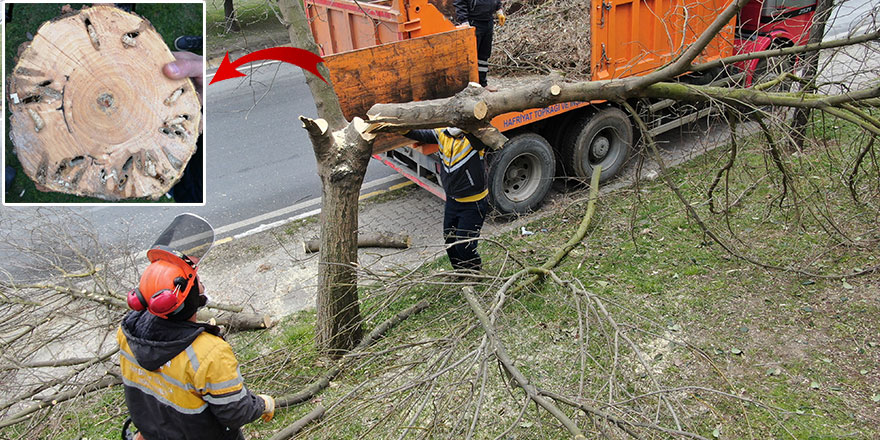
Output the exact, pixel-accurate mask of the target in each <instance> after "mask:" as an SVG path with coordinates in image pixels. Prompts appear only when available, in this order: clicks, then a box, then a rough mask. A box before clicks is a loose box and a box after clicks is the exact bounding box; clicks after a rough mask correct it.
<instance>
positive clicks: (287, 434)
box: [269, 405, 324, 440]
mask: <svg viewBox="0 0 880 440" xmlns="http://www.w3.org/2000/svg"><path fill="white" fill-rule="evenodd" d="M323 416H324V407H323V406H321V405H318V406H316V407H315V409H313V410H311V411H309V413H308V414H306V415H304V416H302V417H300V418H299V419H298V420H297V421H295V422H293V423H292V424H291V425H290V426H288V427H286V428H284V429H282V430H281V431H278V432H277V433H275V435H273V436H272V438H270V439H269V440H287V439H289V438H293V437H294V436H295V435H297V434H299V432H300V431H302V430H303V428H305V427H306V426H307V425H308V424H309V423H312V422H314V421H316V420H318V419H320V418H321V417H323Z"/></svg>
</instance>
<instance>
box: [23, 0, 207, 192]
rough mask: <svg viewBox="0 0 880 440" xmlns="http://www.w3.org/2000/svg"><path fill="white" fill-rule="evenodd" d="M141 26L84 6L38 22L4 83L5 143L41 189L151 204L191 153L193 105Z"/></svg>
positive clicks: (132, 18) (129, 17)
mask: <svg viewBox="0 0 880 440" xmlns="http://www.w3.org/2000/svg"><path fill="white" fill-rule="evenodd" d="M171 61H174V57H173V56H172V55H171V52H170V51H169V50H168V47H167V46H166V45H165V43H164V42H163V41H162V37H161V36H160V35H159V34H158V33H157V32H156V30H155V29H154V28H153V26H152V25H151V24H150V22H149V21H147V20H145V19H143V18H141V17H140V16H137V15H134V14H130V13H128V12H125V11H123V10H121V9H119V8H116V7H112V6H94V7H91V8H87V9H83V10H81V11H78V12H75V13H73V14H71V15H66V16H62V18H59V19H56V20H54V21H50V22H48V23H45V24H43V25H42V26H41V27H40V29H39V30H38V31H37V35H36V36H35V38H34V41H33V43H31V44H30V46H28V48H27V49H25V50H24V52H23V53H22V54H21V57H20V59H19V61H18V63H17V64H16V66H15V68H14V69H13V70H12V74H11V75H10V76H9V90H8V94H7V97H8V99H9V109H10V111H11V112H12V116H11V117H10V127H11V132H10V139H12V142H13V144H14V145H15V151H16V153H17V155H18V159H19V160H20V161H21V164H22V167H23V168H24V171H25V174H27V175H28V177H30V178H31V179H32V180H33V181H34V182H36V183H37V184H38V187H41V189H43V188H44V189H47V190H51V191H59V192H64V193H70V194H76V195H84V196H93V197H99V198H103V199H108V200H116V199H121V198H132V197H150V198H154V199H155V198H158V197H160V196H162V195H164V194H165V193H167V192H168V190H169V189H170V188H171V186H172V185H174V184H175V183H176V182H177V181H178V180H179V179H180V176H181V174H182V173H183V169H184V168H185V167H186V164H187V162H189V159H190V157H191V156H192V154H193V153H194V152H195V150H196V140H197V139H198V137H199V119H200V118H201V115H200V112H201V105H200V104H199V99H198V95H197V94H196V90H195V88H194V87H193V84H192V82H190V81H189V80H188V79H186V80H172V79H169V78H167V77H165V75H163V74H162V66H164V65H165V64H166V63H169V62H171Z"/></svg>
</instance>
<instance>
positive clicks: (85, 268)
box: [0, 208, 271, 438]
mask: <svg viewBox="0 0 880 440" xmlns="http://www.w3.org/2000/svg"><path fill="white" fill-rule="evenodd" d="M97 229H98V228H96V227H95V225H94V224H93V223H92V222H91V221H90V220H89V219H87V218H86V217H84V216H82V215H79V214H77V213H76V212H75V211H73V210H64V209H46V208H40V209H36V210H33V211H27V210H22V211H13V210H10V211H8V212H4V213H3V214H2V215H0V255H2V256H3V259H4V265H3V267H2V268H0V396H2V397H0V432H2V434H0V437H2V438H51V437H54V433H56V432H58V431H60V430H63V429H65V427H64V424H65V420H66V419H65V416H66V415H67V414H68V413H71V412H75V411H77V410H78V409H79V408H81V407H82V406H83V405H85V404H84V403H83V402H85V401H89V399H91V401H93V402H94V401H98V400H100V399H101V398H102V395H104V394H105V393H104V391H105V390H108V389H112V388H119V386H120V385H121V384H122V378H121V375H120V372H119V368H118V365H119V361H118V359H117V357H118V356H117V352H118V350H119V349H118V346H117V344H116V329H117V327H118V326H119V323H120V321H121V319H122V317H123V315H124V314H125V313H126V312H127V311H128V310H129V309H128V306H127V304H126V302H125V294H126V292H127V291H128V289H130V288H131V287H132V286H136V285H137V281H138V278H139V273H140V269H142V268H143V267H145V266H146V260H145V259H144V258H143V256H144V252H143V251H138V249H140V248H141V247H142V246H138V245H136V244H134V243H129V242H121V243H116V244H115V245H113V246H108V245H107V244H106V243H104V241H103V238H102V237H101V236H100V234H99V233H98V232H96V231H97ZM123 236H125V237H128V236H129V234H124V235H123ZM199 317H200V319H202V320H203V321H207V320H208V319H214V320H215V322H216V323H217V324H219V325H222V326H224V328H226V329H227V330H228V331H234V330H253V329H265V328H267V327H268V326H270V325H271V321H270V319H269V318H268V317H267V316H263V315H257V314H252V313H247V312H243V311H242V308H241V307H238V306H231V305H223V304H214V305H211V306H209V307H208V308H206V309H204V310H203V311H200V312H199ZM71 403H74V404H73V405H71ZM124 412H125V407H124V405H119V407H118V408H117V409H114V410H113V411H111V412H109V413H107V414H103V415H97V416H96V417H98V418H100V420H97V419H96V421H95V423H99V424H100V423H115V419H116V418H118V417H121V416H123V415H124ZM7 427H9V428H7Z"/></svg>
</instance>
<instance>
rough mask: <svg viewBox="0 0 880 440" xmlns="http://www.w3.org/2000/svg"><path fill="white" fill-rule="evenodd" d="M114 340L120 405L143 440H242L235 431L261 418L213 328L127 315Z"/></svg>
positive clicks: (139, 314)
mask: <svg viewBox="0 0 880 440" xmlns="http://www.w3.org/2000/svg"><path fill="white" fill-rule="evenodd" d="M116 339H117V341H118V342H119V348H120V351H119V353H120V356H119V364H120V367H121V369H122V380H123V385H124V388H125V403H126V405H127V406H128V411H129V413H130V415H131V420H132V423H134V425H135V426H136V427H137V428H138V431H140V433H141V434H143V436H144V438H145V439H146V440H164V439H168V440H183V439H206V440H207V439H212V440H213V439H244V436H243V435H242V433H241V430H240V429H239V428H240V427H241V426H242V425H244V424H246V423H249V422H251V421H253V420H255V419H257V418H258V417H259V416H260V415H261V414H262V413H263V410H264V407H265V403H264V402H263V399H261V398H259V397H257V396H256V395H254V394H252V393H251V392H250V391H248V390H247V388H245V386H244V381H243V380H242V377H241V374H240V373H239V370H238V361H237V360H236V358H235V354H234V353H233V352H232V347H230V346H229V344H228V343H227V342H226V341H224V340H223V338H221V337H220V336H219V328H217V327H216V326H212V325H209V324H197V323H193V322H189V321H183V322H181V321H172V320H168V319H162V318H159V317H158V316H155V315H153V314H151V313H149V312H146V311H143V312H130V313H128V314H127V315H125V318H123V320H122V325H121V326H120V327H119V330H118V331H117V333H116Z"/></svg>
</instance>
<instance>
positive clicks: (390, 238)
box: [303, 232, 412, 253]
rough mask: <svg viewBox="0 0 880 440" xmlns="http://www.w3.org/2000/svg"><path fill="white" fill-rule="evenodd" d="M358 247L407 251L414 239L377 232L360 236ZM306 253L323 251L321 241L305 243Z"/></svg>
mask: <svg viewBox="0 0 880 440" xmlns="http://www.w3.org/2000/svg"><path fill="white" fill-rule="evenodd" d="M357 246H358V247H359V248H363V247H377V248H392V249H407V248H409V247H410V246H412V239H411V238H410V237H409V235H405V234H395V233H393V232H376V233H372V234H358V242H357ZM303 247H304V248H305V251H306V253H310V252H318V251H319V250H320V249H321V240H319V239H315V240H308V241H305V242H303Z"/></svg>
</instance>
